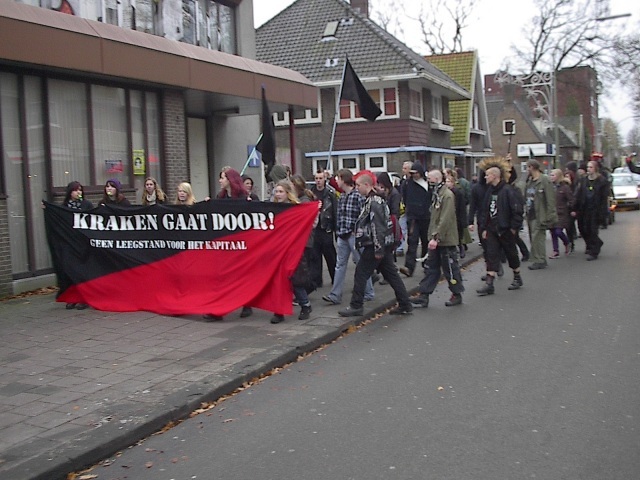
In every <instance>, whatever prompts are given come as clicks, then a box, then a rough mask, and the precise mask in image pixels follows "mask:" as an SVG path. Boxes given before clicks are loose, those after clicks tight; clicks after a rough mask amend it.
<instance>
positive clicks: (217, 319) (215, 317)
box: [202, 313, 224, 322]
mask: <svg viewBox="0 0 640 480" xmlns="http://www.w3.org/2000/svg"><path fill="white" fill-rule="evenodd" d="M202 318H204V319H205V320H206V321H207V322H221V321H222V320H224V317H223V316H222V315H214V314H212V313H207V314H206V315H203V316H202Z"/></svg>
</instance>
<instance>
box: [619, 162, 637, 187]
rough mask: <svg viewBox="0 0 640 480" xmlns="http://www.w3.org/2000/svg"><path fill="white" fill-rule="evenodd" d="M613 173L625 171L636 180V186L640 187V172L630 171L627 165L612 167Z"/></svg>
mask: <svg viewBox="0 0 640 480" xmlns="http://www.w3.org/2000/svg"><path fill="white" fill-rule="evenodd" d="M613 173H626V174H627V175H631V176H632V177H633V179H634V180H635V181H636V183H637V184H638V186H639V187H640V174H637V173H631V171H630V170H629V167H627V166H626V165H625V166H624V167H616V168H614V169H613Z"/></svg>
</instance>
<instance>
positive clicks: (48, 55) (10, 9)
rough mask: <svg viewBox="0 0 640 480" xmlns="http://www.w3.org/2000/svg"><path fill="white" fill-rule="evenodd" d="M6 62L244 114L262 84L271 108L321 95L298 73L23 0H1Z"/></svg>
mask: <svg viewBox="0 0 640 480" xmlns="http://www.w3.org/2000/svg"><path fill="white" fill-rule="evenodd" d="M25 39H29V41H25ZM1 63H5V64H11V65H21V66H29V67H33V68H38V69H43V70H46V71H52V70H55V71H64V72H75V73H82V74H84V75H89V76H93V77H98V78H124V79H127V80H130V81H138V82H144V83H146V84H150V85H159V86H169V87H173V88H182V89H186V90H191V91H200V92H211V93H213V94H217V95H218V97H219V102H220V105H221V106H222V107H224V106H226V105H225V103H224V102H228V103H230V104H229V105H228V106H229V107H232V106H236V107H237V108H238V109H239V113H242V114H248V113H258V112H259V111H260V102H256V101H255V100H259V99H260V98H261V95H262V93H261V87H262V85H265V86H266V88H267V90H268V92H269V93H268V95H269V101H270V102H272V103H277V104H284V105H299V106H305V107H313V106H315V105H317V98H318V97H317V88H316V87H315V86H314V85H313V84H312V83H311V82H310V81H309V80H308V79H306V78H304V76H303V75H301V74H300V73H299V72H295V71H292V70H287V69H285V68H282V67H279V66H274V65H267V64H265V63H261V62H258V61H256V60H251V59H248V58H244V57H239V56H237V55H230V54H226V53H222V52H217V51H213V50H208V49H206V48H202V47H197V46H194V45H189V44H186V43H181V42H176V41H173V40H168V39H166V38H162V37H158V36H156V35H150V34H147V33H143V32H138V31H134V30H128V29H124V28H120V27H116V26H113V25H108V24H104V23H101V22H96V21H92V20H87V19H83V18H80V17H76V16H73V15H66V14H63V13H59V12H55V11H52V10H48V9H46V8H40V7H33V6H30V5H24V4H20V3H17V2H6V1H0V64H1ZM245 110H246V111H245Z"/></svg>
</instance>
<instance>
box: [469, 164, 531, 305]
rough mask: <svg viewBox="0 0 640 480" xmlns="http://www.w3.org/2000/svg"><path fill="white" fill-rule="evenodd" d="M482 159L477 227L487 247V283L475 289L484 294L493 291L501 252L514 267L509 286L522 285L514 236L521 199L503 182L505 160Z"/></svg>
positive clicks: (519, 214) (520, 208) (520, 218)
mask: <svg viewBox="0 0 640 480" xmlns="http://www.w3.org/2000/svg"><path fill="white" fill-rule="evenodd" d="M482 163H483V165H482V167H481V168H482V169H483V170H485V178H486V182H487V191H486V193H485V197H484V199H483V209H482V212H483V213H482V216H481V217H480V218H479V230H481V231H482V238H483V240H484V243H485V247H486V248H485V258H486V261H487V276H486V280H485V281H486V284H485V285H484V287H482V288H480V289H478V290H477V293H478V295H480V296H485V295H492V294H493V293H494V292H495V288H494V286H493V282H494V280H495V277H496V276H497V273H498V270H499V268H500V263H501V261H500V257H501V256H502V252H504V253H505V255H506V257H507V261H508V262H509V267H510V268H511V269H512V270H513V282H512V283H511V285H509V290H518V289H519V288H520V287H522V285H523V282H522V276H521V275H520V258H519V256H518V249H517V242H516V240H517V236H518V231H519V230H520V228H521V227H522V223H523V212H524V201H523V199H522V196H520V195H518V194H517V192H516V191H515V189H514V187H512V186H511V185H509V184H507V182H505V175H506V172H507V169H508V163H506V162H503V159H501V158H494V159H486V160H484V161H483V162H482Z"/></svg>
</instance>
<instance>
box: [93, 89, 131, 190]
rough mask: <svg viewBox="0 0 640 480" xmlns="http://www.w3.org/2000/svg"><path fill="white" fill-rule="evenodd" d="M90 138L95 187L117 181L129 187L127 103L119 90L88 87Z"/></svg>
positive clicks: (122, 91)
mask: <svg viewBox="0 0 640 480" xmlns="http://www.w3.org/2000/svg"><path fill="white" fill-rule="evenodd" d="M91 102H92V111H93V136H94V151H95V159H94V165H95V172H96V179H95V182H96V184H97V185H104V183H105V182H106V181H107V180H109V179H110V178H117V179H118V180H120V182H121V183H122V184H123V185H128V184H130V179H129V165H130V158H131V155H130V153H129V152H128V150H129V149H128V140H127V104H126V101H125V90H124V89H123V88H112V87H103V86H100V85H93V86H92V87H91Z"/></svg>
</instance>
